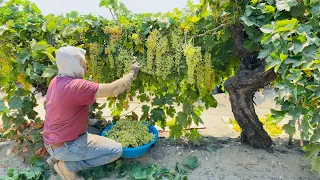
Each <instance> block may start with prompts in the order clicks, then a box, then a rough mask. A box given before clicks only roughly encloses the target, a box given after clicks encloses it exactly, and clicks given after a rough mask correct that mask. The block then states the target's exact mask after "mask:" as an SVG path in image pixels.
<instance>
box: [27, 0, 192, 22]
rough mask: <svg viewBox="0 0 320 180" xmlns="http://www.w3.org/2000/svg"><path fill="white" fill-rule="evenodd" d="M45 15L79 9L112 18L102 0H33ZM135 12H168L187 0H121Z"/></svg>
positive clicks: (182, 4) (85, 12)
mask: <svg viewBox="0 0 320 180" xmlns="http://www.w3.org/2000/svg"><path fill="white" fill-rule="evenodd" d="M31 1H32V2H34V3H35V4H36V5H37V6H38V7H39V9H40V10H41V11H42V13H43V14H44V15H47V14H51V13H53V14H55V15H60V14H66V13H68V12H70V11H78V12H79V13H80V14H90V13H92V14H93V15H101V16H104V17H106V18H112V17H111V14H110V13H109V11H108V10H107V9H106V8H103V7H101V8H100V7H99V3H100V0H31ZM120 1H121V2H123V3H124V4H125V5H126V6H127V8H128V9H129V10H131V11H132V12H134V13H144V12H151V13H156V12H167V11H171V10H172V9H174V8H176V7H177V8H183V7H185V6H186V4H187V0H120Z"/></svg>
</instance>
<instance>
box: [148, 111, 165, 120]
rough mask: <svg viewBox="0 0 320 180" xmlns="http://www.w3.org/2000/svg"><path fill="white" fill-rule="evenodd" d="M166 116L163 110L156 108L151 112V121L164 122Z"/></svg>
mask: <svg viewBox="0 0 320 180" xmlns="http://www.w3.org/2000/svg"><path fill="white" fill-rule="evenodd" d="M164 115H165V113H164V111H163V109H162V108H154V109H152V110H151V119H152V120H154V121H158V120H162V119H163V116H164Z"/></svg>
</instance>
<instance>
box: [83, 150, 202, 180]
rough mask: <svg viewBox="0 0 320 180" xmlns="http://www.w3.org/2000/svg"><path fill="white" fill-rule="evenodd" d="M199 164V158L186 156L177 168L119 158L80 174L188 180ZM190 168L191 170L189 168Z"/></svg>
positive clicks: (91, 176) (92, 177) (98, 176)
mask: <svg viewBox="0 0 320 180" xmlns="http://www.w3.org/2000/svg"><path fill="white" fill-rule="evenodd" d="M198 166H199V161H198V158H197V157H195V156H193V157H189V156H188V157H186V158H185V159H184V160H183V162H181V163H180V162H179V163H177V164H176V167H175V170H170V169H168V168H167V167H164V166H161V165H158V164H146V165H145V164H142V163H140V162H132V163H126V162H124V161H123V160H121V159H120V160H118V161H116V162H112V163H110V164H107V165H104V166H101V167H97V168H92V169H90V170H86V171H82V172H80V174H81V175H82V176H83V177H84V178H85V179H98V178H104V177H115V176H116V178H127V179H168V180H187V179H188V177H187V174H188V172H189V171H190V170H194V169H196V168H197V167H198ZM189 169H190V170H189Z"/></svg>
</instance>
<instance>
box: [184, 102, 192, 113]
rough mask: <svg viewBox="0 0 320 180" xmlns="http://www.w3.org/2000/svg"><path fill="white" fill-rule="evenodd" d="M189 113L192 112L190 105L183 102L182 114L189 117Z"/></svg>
mask: <svg viewBox="0 0 320 180" xmlns="http://www.w3.org/2000/svg"><path fill="white" fill-rule="evenodd" d="M191 111H192V108H191V105H190V104H189V103H187V102H184V103H183V112H184V113H185V114H186V115H190V114H191Z"/></svg>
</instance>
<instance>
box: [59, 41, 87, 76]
mask: <svg viewBox="0 0 320 180" xmlns="http://www.w3.org/2000/svg"><path fill="white" fill-rule="evenodd" d="M85 54H86V50H84V49H81V48H77V47H74V46H66V47H61V48H60V49H58V50H57V51H56V62H57V66H58V70H59V75H62V76H71V77H74V78H77V79H83V78H84V68H83V66H82V65H81V64H82V63H85V62H86V59H85Z"/></svg>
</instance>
